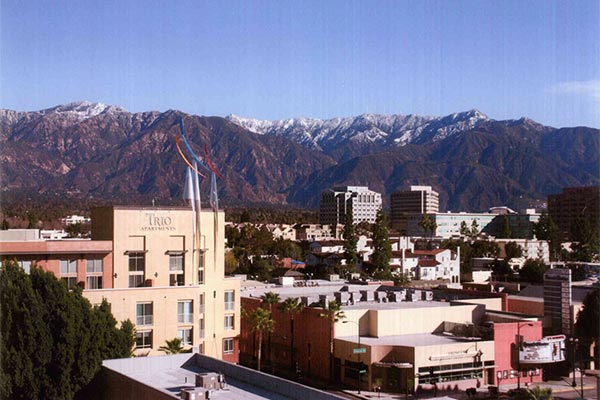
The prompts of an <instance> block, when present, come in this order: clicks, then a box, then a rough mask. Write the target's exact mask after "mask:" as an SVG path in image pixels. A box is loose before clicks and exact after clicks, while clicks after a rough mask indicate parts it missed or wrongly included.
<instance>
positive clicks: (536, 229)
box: [533, 212, 561, 260]
mask: <svg viewBox="0 0 600 400" xmlns="http://www.w3.org/2000/svg"><path fill="white" fill-rule="evenodd" d="M533 233H534V235H535V237H536V238H537V239H538V240H547V241H548V245H549V247H550V259H552V260H556V259H558V257H559V254H560V247H561V246H560V245H561V233H560V229H559V228H558V225H556V223H555V222H554V220H553V219H552V217H551V216H550V215H548V213H546V212H542V214H541V215H540V218H539V220H538V222H535V223H533Z"/></svg>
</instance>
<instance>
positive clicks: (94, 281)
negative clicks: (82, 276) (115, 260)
mask: <svg viewBox="0 0 600 400" xmlns="http://www.w3.org/2000/svg"><path fill="white" fill-rule="evenodd" d="M85 288H86V289H102V275H91V276H87V277H86V285H85Z"/></svg>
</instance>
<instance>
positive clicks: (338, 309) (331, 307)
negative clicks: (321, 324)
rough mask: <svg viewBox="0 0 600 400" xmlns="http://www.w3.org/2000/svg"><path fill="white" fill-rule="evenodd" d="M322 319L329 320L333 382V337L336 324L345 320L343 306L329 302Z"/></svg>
mask: <svg viewBox="0 0 600 400" xmlns="http://www.w3.org/2000/svg"><path fill="white" fill-rule="evenodd" d="M321 317H323V318H327V319H328V320H329V380H330V381H332V382H333V375H334V367H333V337H334V335H335V324H336V323H337V322H339V321H341V320H343V319H345V318H346V314H345V313H344V311H343V310H342V306H341V305H340V304H339V303H338V302H337V301H335V300H333V301H330V302H329V304H328V305H327V309H326V312H325V313H323V314H321Z"/></svg>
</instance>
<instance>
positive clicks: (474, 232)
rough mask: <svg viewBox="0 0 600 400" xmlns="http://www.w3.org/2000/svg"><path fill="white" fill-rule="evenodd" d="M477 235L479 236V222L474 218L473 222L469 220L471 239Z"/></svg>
mask: <svg viewBox="0 0 600 400" xmlns="http://www.w3.org/2000/svg"><path fill="white" fill-rule="evenodd" d="M477 236H479V224H478V223H477V220H476V219H474V220H473V222H471V239H475V238H477Z"/></svg>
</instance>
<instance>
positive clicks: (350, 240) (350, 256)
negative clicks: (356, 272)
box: [343, 208, 358, 268]
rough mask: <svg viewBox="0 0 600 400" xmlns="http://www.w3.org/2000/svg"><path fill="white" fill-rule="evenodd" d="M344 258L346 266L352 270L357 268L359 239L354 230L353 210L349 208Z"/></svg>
mask: <svg viewBox="0 0 600 400" xmlns="http://www.w3.org/2000/svg"><path fill="white" fill-rule="evenodd" d="M343 236H344V258H345V259H346V265H348V267H350V268H354V267H356V263H357V262H358V252H357V249H356V246H357V244H358V239H357V237H356V232H355V230H354V219H353V216H352V209H351V208H348V212H347V213H346V224H345V225H344V231H343Z"/></svg>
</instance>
